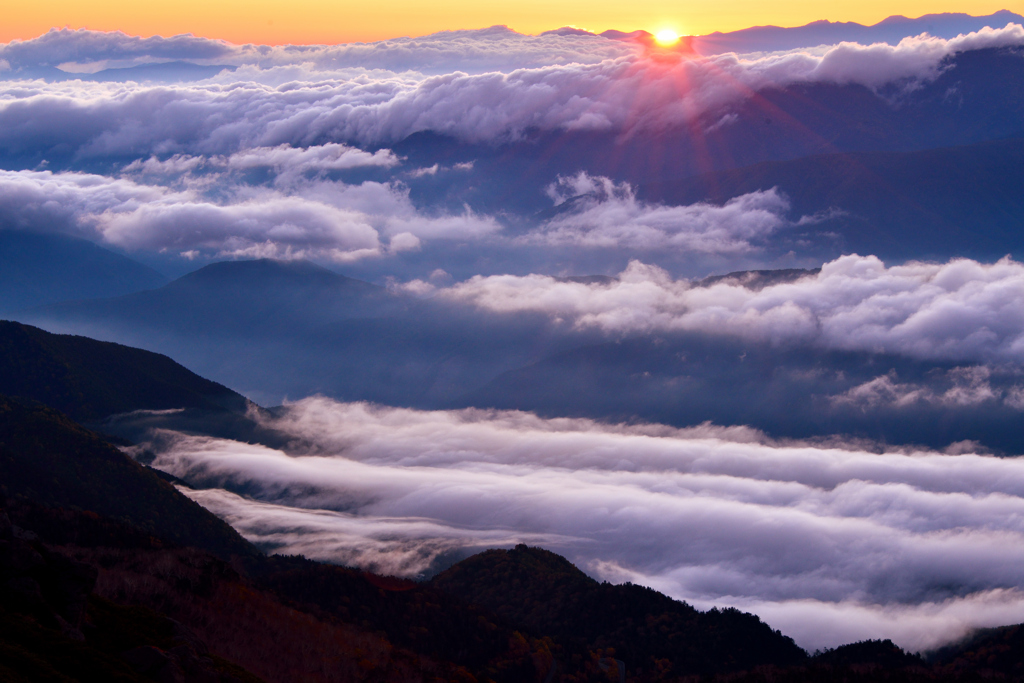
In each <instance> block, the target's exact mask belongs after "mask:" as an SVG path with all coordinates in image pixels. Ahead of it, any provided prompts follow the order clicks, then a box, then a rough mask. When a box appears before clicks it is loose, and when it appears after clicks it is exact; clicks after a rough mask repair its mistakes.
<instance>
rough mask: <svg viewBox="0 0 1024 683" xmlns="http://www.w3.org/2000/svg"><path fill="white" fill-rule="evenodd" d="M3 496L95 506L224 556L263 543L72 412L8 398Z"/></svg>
mask: <svg viewBox="0 0 1024 683" xmlns="http://www.w3.org/2000/svg"><path fill="white" fill-rule="evenodd" d="M0 494H2V495H3V496H5V497H6V498H9V499H13V500H18V499H25V500H28V501H31V502H32V503H35V504H39V505H45V506H48V507H52V508H61V507H67V508H72V509H82V510H91V511H93V512H94V513H97V514H99V515H103V516H105V517H110V518H112V519H116V520H124V521H126V522H128V523H130V524H131V525H133V526H136V527H138V528H140V529H144V530H146V531H148V532H149V533H150V534H153V535H156V536H157V537H160V538H165V539H167V540H169V541H171V542H173V543H178V544H181V545H194V546H197V547H199V548H202V549H204V550H207V551H209V552H211V553H214V554H216V555H219V556H222V557H230V556H232V555H242V556H244V555H252V554H254V553H256V552H257V551H256V549H255V548H254V547H253V546H251V545H250V544H249V543H248V542H247V541H245V540H244V539H242V537H241V536H239V535H238V533H237V532H236V531H235V530H234V529H232V528H231V527H230V526H228V525H227V524H226V523H225V522H222V521H221V520H220V519H218V518H217V517H215V516H214V515H212V514H211V513H209V512H207V511H206V510H205V509H204V508H202V507H201V506H200V505H198V504H197V503H194V502H192V501H191V500H190V499H189V498H187V497H186V496H184V495H182V494H181V493H179V492H178V491H177V490H176V489H175V488H174V487H173V486H171V484H169V483H167V482H166V481H164V479H162V478H161V477H160V476H158V475H157V474H156V473H155V472H154V471H152V470H149V469H147V468H145V467H143V466H142V465H140V464H138V463H137V462H135V461H134V460H132V459H131V458H129V457H128V456H127V455H125V454H124V453H122V452H121V451H120V450H118V449H117V448H115V447H114V446H112V445H110V444H109V443H107V442H106V441H104V440H103V439H102V438H101V437H99V436H97V435H96V434H94V433H92V432H89V431H88V430H86V429H84V428H82V427H80V426H79V425H77V424H75V423H74V422H72V421H71V420H69V419H68V418H67V417H65V416H64V415H61V414H60V413H58V412H56V411H54V410H51V409H50V408H42V407H27V406H24V405H21V404H19V403H17V402H15V401H12V400H10V399H8V398H3V397H0Z"/></svg>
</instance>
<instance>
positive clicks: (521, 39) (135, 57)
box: [0, 26, 636, 74]
mask: <svg viewBox="0 0 1024 683" xmlns="http://www.w3.org/2000/svg"><path fill="white" fill-rule="evenodd" d="M635 52H636V48H635V46H632V45H629V44H627V43H623V42H620V41H614V40H608V39H606V38H602V37H601V36H595V35H592V34H588V33H585V32H584V33H580V34H576V35H571V36H564V35H540V36H530V35H524V34H521V33H516V32H515V31H513V30H511V29H509V28H508V27H506V26H492V27H490V28H486V29H479V30H470V31H442V32H440V33H434V34H431V35H427V36H422V37H418V38H392V39H389V40H383V41H379V42H375V43H348V44H341V45H282V46H271V45H234V44H231V43H227V42H225V41H221V40H210V39H206V38H199V37H196V36H193V35H190V34H185V35H178V36H172V37H170V38H162V37H160V36H153V37H151V38H139V37H137V36H129V35H126V34H124V33H121V32H116V31H115V32H109V33H106V32H101V31H90V30H88V29H77V30H72V29H53V30H51V31H49V32H48V33H45V34H43V35H42V36H39V37H38V38H33V39H31V40H15V41H12V42H10V43H7V44H5V45H0V58H3V59H6V60H8V61H10V63H11V64H13V65H14V66H15V68H31V67H38V66H58V65H62V64H80V65H90V66H94V68H95V67H99V68H124V67H131V66H138V65H142V64H151V63H154V62H161V61H190V62H194V63H198V64H217V65H221V64H223V65H228V66H247V65H248V66H256V67H259V68H261V69H273V68H275V67H285V66H293V65H294V66H303V67H305V68H308V69H315V70H318V71H332V70H340V69H351V68H371V69H387V70H389V71H394V72H405V71H413V72H420V73H425V74H439V73H449V72H451V71H464V72H468V73H483V72H487V71H510V70H514V69H522V68H534V67H538V66H549V65H552V64H584V63H591V64H593V63H598V62H601V61H604V60H606V59H614V58H617V57H622V56H627V55H630V54H633V53H635Z"/></svg>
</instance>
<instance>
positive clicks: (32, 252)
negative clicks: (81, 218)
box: [0, 230, 167, 313]
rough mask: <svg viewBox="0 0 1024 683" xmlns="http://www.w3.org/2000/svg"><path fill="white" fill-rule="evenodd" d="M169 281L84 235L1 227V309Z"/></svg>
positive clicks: (116, 292) (114, 293)
mask: <svg viewBox="0 0 1024 683" xmlns="http://www.w3.org/2000/svg"><path fill="white" fill-rule="evenodd" d="M166 282H167V278H165V277H164V276H163V275H161V274H160V273H158V272H156V271H155V270H153V269H151V268H149V267H147V266H144V265H142V264H141V263H137V262H135V261H133V260H131V259H130V258H128V257H126V256H121V255H120V254H115V253H114V252H112V251H108V250H107V249H103V248H102V247H100V246H97V245H95V244H93V243H92V242H88V241H86V240H83V239H78V238H76V237H69V236H67V235H60V234H57V233H38V232H29V231H27V230H0V313H4V312H11V311H16V310H19V309H22V308H29V307H32V306H42V305H45V304H51V303H56V302H58V301H66V300H68V299H93V298H99V297H108V296H118V295H121V294H128V293H129V292H138V291H141V290H144V289H153V288H155V287H159V286H160V285H162V284H165V283H166Z"/></svg>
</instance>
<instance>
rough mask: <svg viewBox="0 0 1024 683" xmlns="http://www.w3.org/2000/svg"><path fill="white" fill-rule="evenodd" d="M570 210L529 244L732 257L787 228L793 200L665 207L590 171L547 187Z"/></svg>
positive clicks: (755, 196)
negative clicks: (567, 205) (669, 251)
mask: <svg viewBox="0 0 1024 683" xmlns="http://www.w3.org/2000/svg"><path fill="white" fill-rule="evenodd" d="M547 192H548V195H549V196H550V197H551V198H552V199H553V200H554V202H555V205H556V206H563V205H565V203H566V202H567V201H569V200H570V199H573V198H574V201H573V202H572V210H571V211H564V212H562V213H560V214H559V215H557V216H556V217H555V218H553V219H551V220H549V221H547V222H546V223H545V224H544V225H543V226H542V227H541V228H539V229H537V230H535V231H533V232H531V233H530V234H528V235H526V236H525V237H524V238H523V239H522V240H521V241H523V242H525V243H527V244H547V245H569V246H576V247H589V248H606V249H607V248H612V249H629V250H635V251H652V250H663V249H671V250H674V251H681V252H698V253H716V254H729V253H741V252H746V251H752V250H754V249H755V248H756V246H755V245H756V244H757V243H759V242H762V241H763V240H764V239H765V238H767V237H768V236H769V235H771V234H772V233H774V232H775V231H776V230H778V229H779V228H781V227H782V226H784V225H785V224H786V223H787V221H786V219H785V213H786V212H787V211H788V210H789V201H788V200H787V199H786V198H785V197H783V196H781V195H780V194H779V193H778V191H777V190H776V189H775V188H772V189H771V190H767V191H763V192H760V191H759V192H752V193H750V194H745V195H742V196H739V197H735V198H733V199H730V200H729V201H728V202H726V203H725V204H724V205H723V206H714V205H711V204H706V203H698V204H692V205H689V206H665V205H663V204H648V203H646V202H642V201H639V200H637V198H636V194H635V192H634V191H633V188H632V187H631V186H630V185H629V183H614V182H613V181H611V180H610V179H608V178H605V177H601V176H598V177H593V176H590V175H589V174H587V173H585V172H580V173H578V174H577V175H576V176H573V177H569V178H565V177H561V176H560V177H559V178H558V180H557V181H556V182H555V183H553V184H552V185H550V186H549V187H548V188H547Z"/></svg>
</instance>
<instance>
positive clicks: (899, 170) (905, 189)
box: [638, 138, 1024, 260]
mask: <svg viewBox="0 0 1024 683" xmlns="http://www.w3.org/2000/svg"><path fill="white" fill-rule="evenodd" d="M772 187H776V188H778V189H779V190H780V191H781V192H783V193H784V194H785V195H786V196H787V197H788V198H789V199H790V201H791V204H792V215H793V216H796V217H799V216H819V217H822V218H825V220H820V221H819V222H817V223H815V224H813V225H809V226H807V227H805V228H800V227H796V228H794V229H793V230H795V231H796V232H798V233H801V235H800V236H803V237H806V236H813V235H814V234H815V233H826V232H831V233H838V240H835V241H832V240H830V241H829V242H831V244H829V242H824V243H822V244H823V245H828V246H830V247H831V248H832V249H835V250H836V251H837V252H842V253H851V252H853V253H861V254H875V255H877V256H880V257H882V258H893V259H901V260H902V259H925V258H949V257H952V256H966V257H971V258H981V259H996V258H1000V257H1002V256H1004V255H1006V254H1007V253H1012V254H1014V255H1016V256H1017V257H1020V256H1021V255H1022V254H1024V232H1022V230H1021V226H1024V139H1019V138H1015V139H1007V140H999V141H994V142H984V143H979V144H975V145H968V146H964V147H949V148H942V149H931V150H926V151H918V152H904V153H900V152H861V153H849V154H830V155H824V156H812V157H806V158H803V159H797V160H795V161H784V162H766V163H761V164H757V165H754V166H749V167H745V168H740V169H735V170H730V171H722V172H718V173H711V174H707V175H700V176H695V177H692V178H687V179H684V180H675V181H663V182H656V183H650V184H647V185H643V186H641V187H640V188H638V194H639V196H641V197H642V198H644V199H647V200H649V201H656V202H663V203H667V204H693V203H695V202H701V201H707V202H712V203H716V204H721V203H724V202H726V201H728V200H729V199H731V198H733V197H736V196H739V195H742V194H746V193H748V192H755V191H757V190H768V189H770V188H772ZM818 241H819V242H820V241H821V240H820V239H819V240H818Z"/></svg>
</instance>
